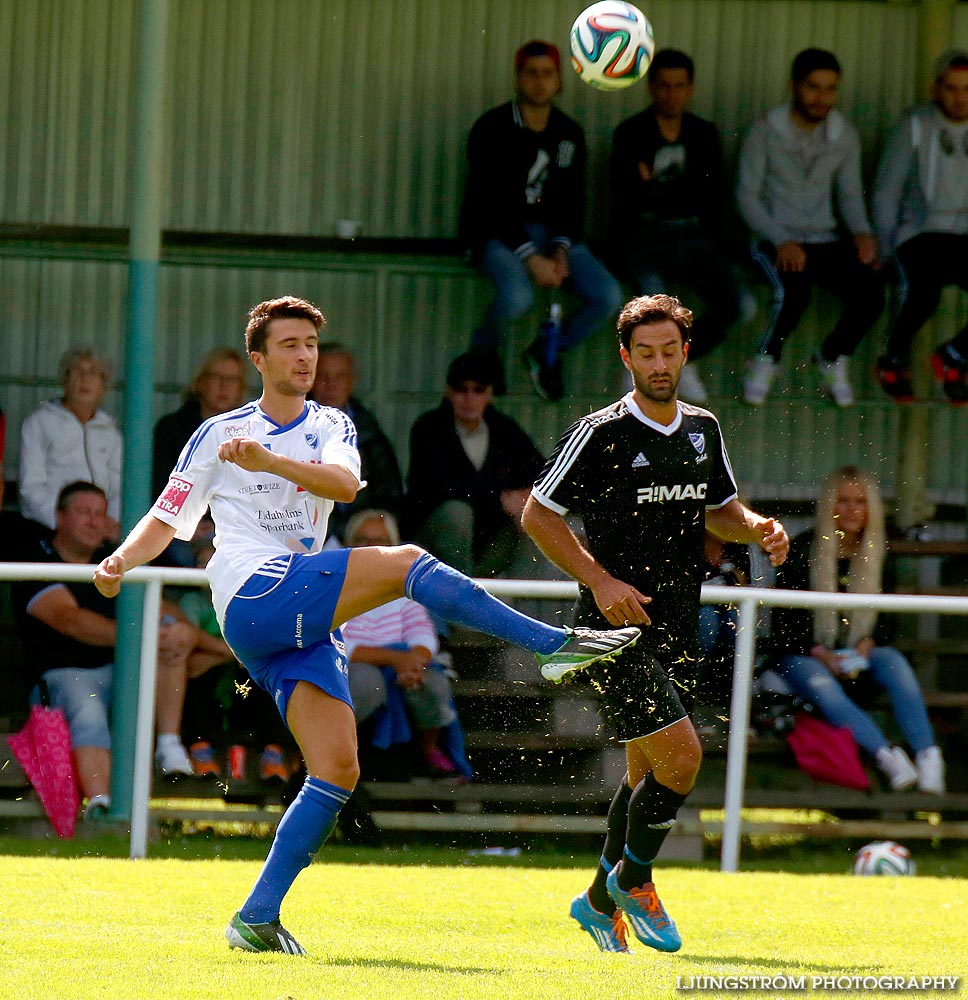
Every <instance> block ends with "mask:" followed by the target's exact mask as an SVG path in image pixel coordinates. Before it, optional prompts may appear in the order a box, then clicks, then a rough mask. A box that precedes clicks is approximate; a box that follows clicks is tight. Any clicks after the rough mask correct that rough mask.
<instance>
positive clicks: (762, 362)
mask: <svg viewBox="0 0 968 1000" xmlns="http://www.w3.org/2000/svg"><path fill="white" fill-rule="evenodd" d="M775 377H776V359H775V358H774V357H773V355H772V354H754V355H753V357H751V358H750V359H749V361H748V362H747V363H746V375H745V376H744V377H743V399H745V400H746V402H747V403H749V405H750V406H762V405H763V403H764V402H765V401H766V397H767V396H768V395H769V394H770V386H772V385H773V379H774V378H775Z"/></svg>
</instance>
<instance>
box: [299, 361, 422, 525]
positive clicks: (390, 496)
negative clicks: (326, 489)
mask: <svg viewBox="0 0 968 1000" xmlns="http://www.w3.org/2000/svg"><path fill="white" fill-rule="evenodd" d="M355 388H356V364H355V362H354V360H353V355H352V354H350V352H349V351H348V350H347V349H346V348H345V347H344V346H343V345H342V344H338V343H335V342H329V343H326V344H320V345H319V353H318V354H317V356H316V380H315V381H314V382H313V389H312V392H310V394H309V398H310V399H314V400H316V402H317V403H319V404H320V405H322V406H335V407H336V409H337V410H342V411H343V412H344V413H345V414H346V415H347V416H348V417H349V418H350V420H352V421H353V426H354V427H356V447H357V450H358V451H359V453H360V474H361V475H362V476H363V478H364V479H365V480H366V489H365V490H362V491H361V492H360V494H359V495H358V496H357V498H356V499H355V500H354V501H353V502H352V503H337V504H336V505H335V506H334V507H333V513H332V514H330V517H329V530H330V532H331V534H333V535H335V536H336V537H337V538H339V539H341V540H344V541H345V539H343V536H344V534H345V531H346V524H347V522H348V521H349V519H350V517H352V515H353V514H354V513H355V512H356V511H359V510H364V509H365V508H367V507H371V508H372V507H379V508H380V510H388V511H390V513H391V514H393V515H394V516H395V517H399V516H400V513H401V510H402V507H403V479H402V478H401V476H400V465H399V464H398V462H397V456H396V453H395V452H394V450H393V445H392V444H390V440H389V438H388V437H387V436H386V434H384V433H383V429H382V428H381V427H380V424H379V422H378V421H377V419H376V416H375V415H374V414H373V412H372V411H371V410H368V409H367V408H366V407H365V406H364V405H363V404H362V403H361V402H360V401H359V400H358V399H357V398H356V396H354V395H353V390H354V389H355Z"/></svg>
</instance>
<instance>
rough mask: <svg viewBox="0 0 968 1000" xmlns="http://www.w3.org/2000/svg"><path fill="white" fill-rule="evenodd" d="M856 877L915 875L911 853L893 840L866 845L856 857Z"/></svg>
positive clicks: (876, 841) (877, 841)
mask: <svg viewBox="0 0 968 1000" xmlns="http://www.w3.org/2000/svg"><path fill="white" fill-rule="evenodd" d="M854 874H855V875H913V874H914V860H913V859H912V857H911V852H910V851H909V850H908V849H907V848H906V847H902V846H901V845H900V844H895V843H894V841H893V840H875V841H874V842H873V843H872V844H864V846H863V847H862V848H861V849H860V850H859V851H858V852H857V854H856V856H855V857H854Z"/></svg>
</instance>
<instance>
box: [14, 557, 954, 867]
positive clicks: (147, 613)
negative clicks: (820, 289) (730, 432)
mask: <svg viewBox="0 0 968 1000" xmlns="http://www.w3.org/2000/svg"><path fill="white" fill-rule="evenodd" d="M93 573H94V566H86V565H85V566H76V565H65V564H63V563H5V562H0V580H63V581H85V582H86V581H90V579H91V577H92V575H93ZM124 578H125V581H127V582H130V583H139V584H145V585H147V588H148V590H147V596H146V600H145V602H144V617H143V621H142V633H141V636H142V638H141V668H140V674H139V677H140V681H139V686H140V691H139V698H138V717H137V726H136V736H135V742H136V744H137V745H136V746H135V748H134V759H135V775H134V790H133V794H132V807H131V813H132V816H131V843H130V851H129V854H130V857H132V858H143V857H145V855H146V853H147V834H148V830H147V816H148V797H149V793H150V782H151V738H152V729H153V714H154V696H155V695H154V692H155V673H156V669H157V646H158V641H157V632H158V602H159V601H160V598H161V587H162V585H163V584H173V585H180V586H185V587H204V586H206V585H207V583H208V579H207V577H206V575H205V572H204V570H199V569H172V568H162V567H154V566H141V567H139V568H138V569H133V570H130V571H129V572H128V573H126V574H125V577H124ZM476 582H477V583H479V584H480V585H481V586H482V587H484V588H485V589H486V590H487V591H489V592H490V593H491V594H494V596H495V597H529V598H552V599H563V600H569V599H573V598H574V597H576V596H577V594H578V586H577V584H575V583H574V582H573V581H568V580H477V581H476ZM702 602H703V603H704V604H732V605H736V606H738V608H739V627H738V629H737V637H736V652H735V658H734V661H733V688H732V693H731V699H730V724H729V742H728V746H727V757H726V788H725V791H724V809H725V816H724V821H723V847H722V854H721V859H720V867H721V870H722V871H727V872H734V871H737V869H738V867H739V851H740V840H741V834H742V818H741V811H742V808H743V791H744V784H745V779H746V756H747V747H746V735H747V730H748V728H749V713H750V701H751V697H752V685H753V664H754V662H755V655H756V649H755V646H756V627H755V626H756V608H757V607H759V606H767V607H787V608H830V607H833V608H872V609H874V610H876V611H906V612H913V613H916V614H926V613H934V614H947V615H968V597H928V596H923V595H914V594H820V593H815V592H813V591H805V590H774V589H770V588H764V587H722V586H711V585H709V584H705V585H704V586H703V588H702Z"/></svg>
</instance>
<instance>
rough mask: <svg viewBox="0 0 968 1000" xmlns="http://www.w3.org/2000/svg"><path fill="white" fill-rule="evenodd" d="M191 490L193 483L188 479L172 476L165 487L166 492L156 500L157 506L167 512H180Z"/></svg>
mask: <svg viewBox="0 0 968 1000" xmlns="http://www.w3.org/2000/svg"><path fill="white" fill-rule="evenodd" d="M191 491H192V484H191V483H189V482H188V481H187V480H184V479H179V478H178V476H172V477H171V479H169V480H168V485H167V486H166V487H165V490H164V492H163V493H162V494H161V496H160V497H158V499H157V500H156V501H155V506H156V507H157V508H158V509H159V510H163V511H164V512H165V513H166V514H178V513H180V511H181V509H182V506H183V505H184V503H185V501H186V500H187V499H188V494H189V493H191Z"/></svg>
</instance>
